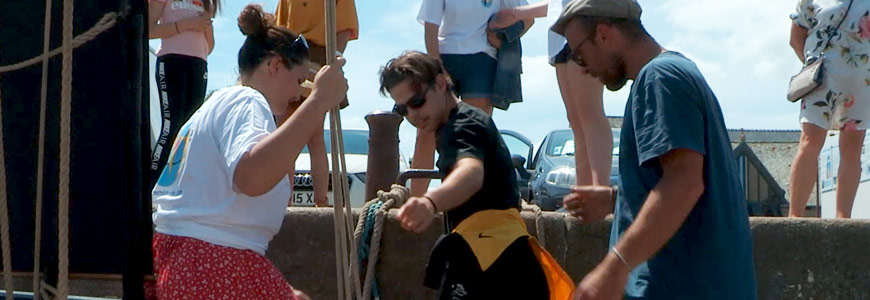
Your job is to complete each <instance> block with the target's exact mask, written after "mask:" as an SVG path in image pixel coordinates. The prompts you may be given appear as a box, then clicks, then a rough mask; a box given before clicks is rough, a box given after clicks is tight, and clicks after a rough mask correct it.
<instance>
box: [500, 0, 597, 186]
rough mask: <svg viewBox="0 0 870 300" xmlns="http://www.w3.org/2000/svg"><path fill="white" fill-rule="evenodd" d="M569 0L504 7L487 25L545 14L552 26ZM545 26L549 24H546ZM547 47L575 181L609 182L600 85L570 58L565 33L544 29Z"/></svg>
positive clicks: (589, 182)
mask: <svg viewBox="0 0 870 300" xmlns="http://www.w3.org/2000/svg"><path fill="white" fill-rule="evenodd" d="M568 2H570V1H569V0H549V1H546V0H544V1H538V2H536V3H534V4H530V5H524V6H518V7H512V8H505V9H502V10H501V11H499V12H498V14H497V15H496V17H495V18H494V19H493V21H492V22H491V23H490V27H491V28H503V27H507V26H510V25H511V24H513V23H515V22H516V21H517V20H525V19H529V18H542V17H547V21H548V22H547V23H548V24H549V25H548V26H553V24H554V23H556V20H557V19H558V18H559V15H560V14H561V13H562V7H563V5H565V4H567V3H568ZM548 28H549V27H548ZM547 44H548V45H547V50H548V53H549V61H550V64H551V65H553V66H554V67H556V80H557V81H558V83H559V91H561V93H562V101H563V102H565V110H566V111H567V113H568V124H570V125H571V129H572V131H573V132H574V144H575V145H578V146H577V147H575V149H576V152H577V153H576V155H575V156H574V157H575V164H576V167H575V169H576V176H577V177H576V181H577V184H578V185H605V186H606V185H610V171H611V170H610V168H611V162H612V160H613V136H612V133H611V131H610V123H609V122H607V117H606V116H605V115H604V104H603V102H602V101H603V99H602V92H603V91H604V86H603V85H602V84H601V82H599V81H598V80H597V79H595V78H594V77H592V76H590V75H589V74H588V73H587V72H586V70H584V69H583V68H582V67H580V65H578V64H576V63H575V62H572V61H571V60H570V59H569V57H570V56H571V54H572V51H571V49H569V47H568V42H567V41H566V40H565V37H563V36H561V35H558V34H556V33H555V32H553V31H552V30H547Z"/></svg>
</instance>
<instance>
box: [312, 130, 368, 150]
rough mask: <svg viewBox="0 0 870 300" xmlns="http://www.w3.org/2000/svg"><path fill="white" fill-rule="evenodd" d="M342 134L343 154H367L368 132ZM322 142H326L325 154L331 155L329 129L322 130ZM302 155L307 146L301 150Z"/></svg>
mask: <svg viewBox="0 0 870 300" xmlns="http://www.w3.org/2000/svg"><path fill="white" fill-rule="evenodd" d="M343 132H344V153H345V154H362V155H367V154H368V153H369V132H368V131H365V130H343ZM323 140H324V141H325V142H326V143H325V144H326V153H331V151H332V142H330V137H329V129H324V130H323ZM302 153H308V146H305V148H302Z"/></svg>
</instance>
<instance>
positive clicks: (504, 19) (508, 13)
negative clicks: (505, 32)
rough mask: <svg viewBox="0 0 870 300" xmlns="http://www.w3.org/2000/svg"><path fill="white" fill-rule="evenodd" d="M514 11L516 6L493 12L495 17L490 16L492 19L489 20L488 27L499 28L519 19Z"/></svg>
mask: <svg viewBox="0 0 870 300" xmlns="http://www.w3.org/2000/svg"><path fill="white" fill-rule="evenodd" d="M516 12H517V9H516V8H505V9H502V10H500V11H498V12H497V13H496V14H495V18H492V20H490V21H489V28H490V29H499V28H505V27H508V26H511V25H513V24H514V23H516V22H518V21H519V20H520V19H519V18H517V13H516Z"/></svg>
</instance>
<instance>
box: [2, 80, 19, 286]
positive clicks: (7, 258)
mask: <svg viewBox="0 0 870 300" xmlns="http://www.w3.org/2000/svg"><path fill="white" fill-rule="evenodd" d="M0 93H2V92H0ZM2 106H3V100H2V97H0V231H2V232H0V234H2V235H0V243H2V248H3V249H2V251H3V284H4V287H5V289H6V300H12V299H13V294H14V293H15V291H14V290H13V288H12V246H11V245H10V244H9V211H8V209H9V207H7V204H8V203H7V201H6V200H7V199H6V151H5V146H4V145H3V113H2Z"/></svg>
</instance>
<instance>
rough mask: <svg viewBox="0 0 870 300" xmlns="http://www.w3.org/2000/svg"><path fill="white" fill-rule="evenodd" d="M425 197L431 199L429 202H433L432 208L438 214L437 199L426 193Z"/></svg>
mask: <svg viewBox="0 0 870 300" xmlns="http://www.w3.org/2000/svg"><path fill="white" fill-rule="evenodd" d="M423 198H426V200H429V203H431V204H432V210H434V213H436V214H437V213H438V205H435V200H432V198H430V197H429V196H426V195H423Z"/></svg>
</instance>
